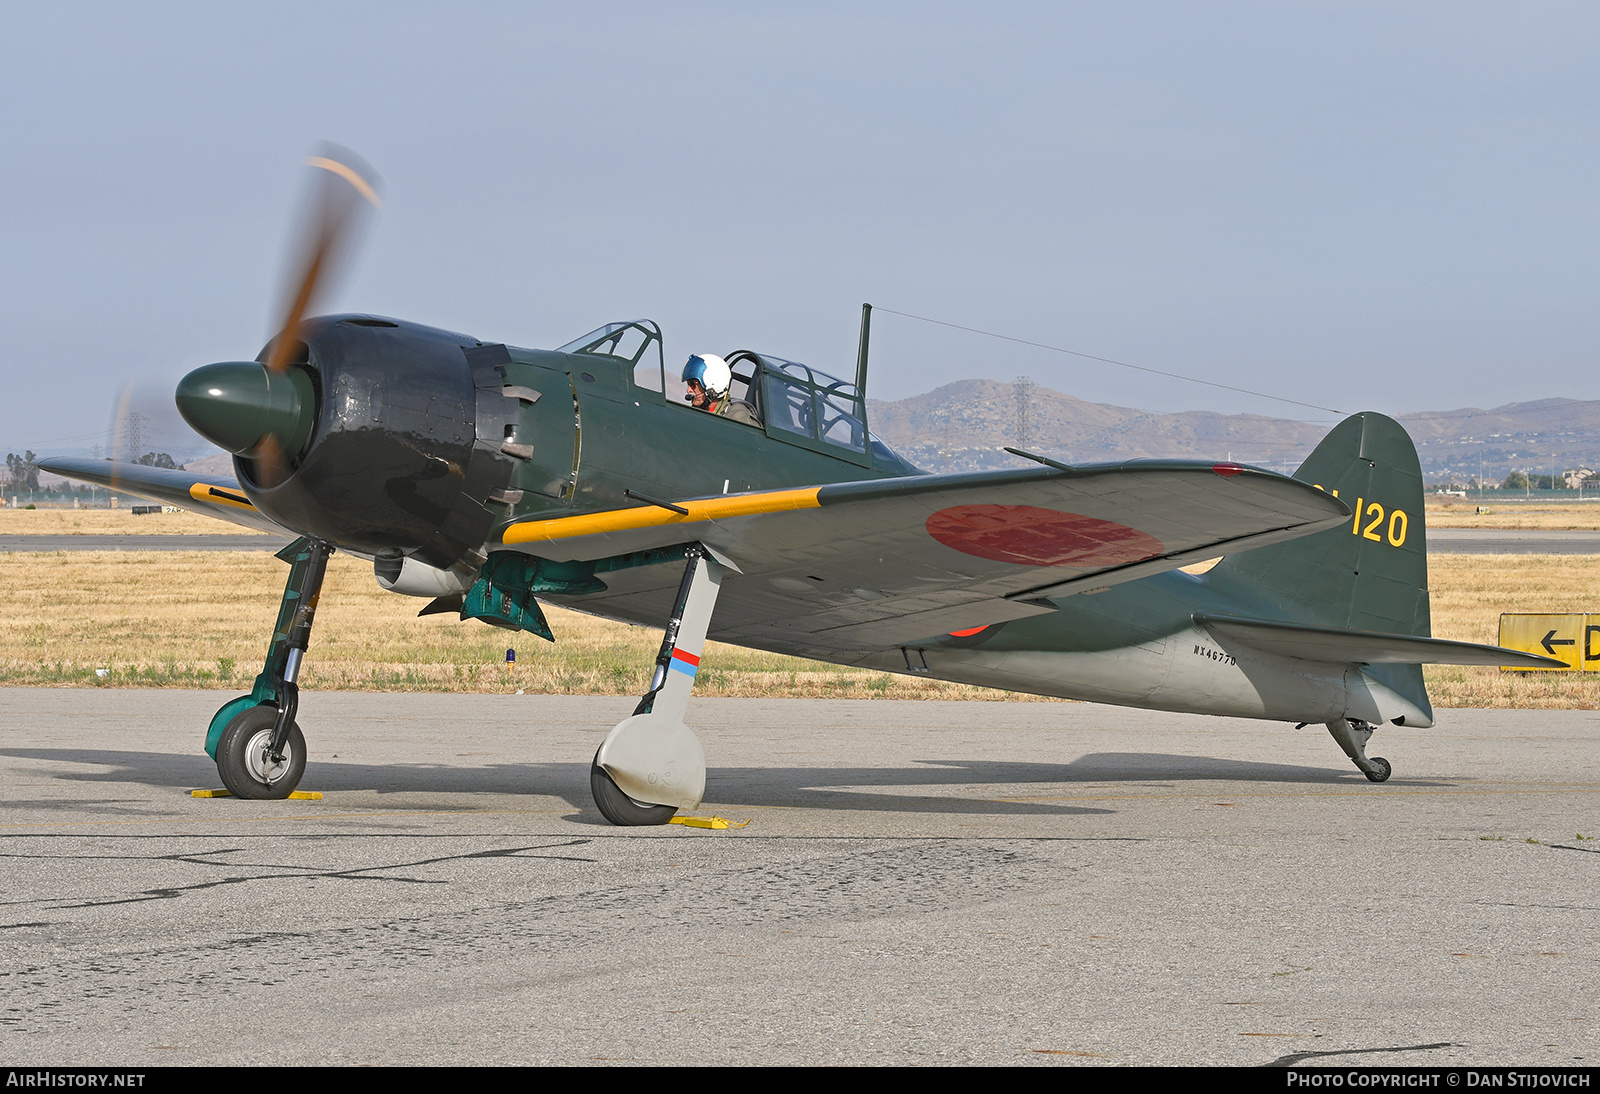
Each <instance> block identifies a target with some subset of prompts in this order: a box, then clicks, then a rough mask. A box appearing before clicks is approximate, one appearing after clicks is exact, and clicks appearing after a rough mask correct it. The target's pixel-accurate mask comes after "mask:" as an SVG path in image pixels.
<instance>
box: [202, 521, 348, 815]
mask: <svg viewBox="0 0 1600 1094" xmlns="http://www.w3.org/2000/svg"><path fill="white" fill-rule="evenodd" d="M331 554H333V548H332V547H331V546H330V545H328V544H326V543H324V542H322V541H321V540H317V539H311V538H309V537H301V538H300V539H297V540H295V541H294V542H293V543H291V544H289V546H287V547H285V548H284V549H283V550H281V551H279V552H278V557H279V558H281V559H283V561H285V562H287V563H288V564H289V580H288V581H287V582H285V583H284V587H283V601H282V603H281V604H280V605H279V607H278V622H277V625H276V626H275V627H274V628H273V630H272V643H271V645H269V646H268V647H267V660H266V664H265V665H263V666H262V669H261V673H260V675H258V676H257V677H256V679H255V686H254V687H253V688H251V691H250V694H249V695H241V696H240V697H239V698H237V699H234V700H233V701H232V702H229V703H227V704H225V705H224V706H223V707H222V709H221V710H219V711H217V713H216V715H215V716H213V717H212V719H211V727H210V729H209V730H208V731H207V733H206V751H207V752H208V753H210V755H211V757H212V759H214V760H216V761H217V773H218V774H219V775H221V776H222V783H223V785H224V786H226V787H227V788H228V790H229V791H230V792H231V793H232V794H233V796H234V797H236V798H256V799H270V798H287V797H288V796H289V795H290V794H291V793H293V792H294V788H295V787H296V786H297V785H299V782H300V777H301V776H302V775H304V774H305V770H306V742H305V738H304V737H303V736H302V735H301V733H300V727H299V726H298V725H296V724H295V720H294V719H295V713H296V712H297V710H298V709H299V706H300V688H299V685H298V683H297V681H298V680H299V677H300V662H301V660H302V659H303V658H304V657H305V652H306V647H307V645H309V644H310V642H311V624H312V621H313V619H314V618H315V617H316V612H317V598H318V597H319V596H321V594H322V579H323V576H324V575H325V574H326V573H327V570H328V556H329V555H331Z"/></svg>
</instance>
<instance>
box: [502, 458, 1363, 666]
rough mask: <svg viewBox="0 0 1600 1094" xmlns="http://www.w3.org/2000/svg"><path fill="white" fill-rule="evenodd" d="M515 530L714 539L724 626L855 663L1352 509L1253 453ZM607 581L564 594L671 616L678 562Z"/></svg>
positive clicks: (799, 495)
mask: <svg viewBox="0 0 1600 1094" xmlns="http://www.w3.org/2000/svg"><path fill="white" fill-rule="evenodd" d="M675 504H676V506H677V508H678V509H681V510H683V512H675V511H672V510H669V509H667V508H664V507H660V506H653V505H647V506H641V507H637V508H629V509H619V510H610V511H607V512H601V513H590V514H585V515H582V516H573V517H561V518H555V519H550V520H535V521H521V522H517V523H513V524H511V525H509V526H507V527H506V528H505V529H504V530H503V533H502V540H503V543H504V545H505V546H506V547H507V548H510V549H514V550H520V551H525V552H527V553H529V554H534V555H538V556H540V557H542V558H547V559H551V560H553V561H558V562H573V561H576V562H590V561H598V560H601V559H617V558H618V557H619V556H627V555H631V554H634V553H636V552H643V551H649V550H655V549H660V548H664V547H669V546H673V545H677V544H683V543H692V542H694V541H697V540H698V541H700V542H702V543H705V544H706V545H707V546H708V547H710V548H712V550H713V551H715V552H717V553H718V554H719V555H720V556H722V557H723V558H724V559H725V560H726V561H728V562H730V563H732V565H733V566H734V567H735V568H736V569H737V570H738V571H739V573H737V574H731V575H729V576H728V578H727V579H726V580H725V581H724V582H723V586H722V593H721V596H720V598H719V600H718V603H717V610H716V615H715V617H714V621H713V628H712V637H714V638H718V639H720V640H723V641H728V642H735V643H739V644H742V645H748V646H755V647H758V648H765V649H776V650H783V651H787V652H796V653H804V654H806V655H808V656H815V657H819V658H827V659H831V660H840V659H841V654H846V653H849V652H850V651H858V652H860V653H863V654H865V653H867V652H871V651H876V650H882V649H885V648H888V647H891V646H895V645H900V644H904V643H908V642H914V641H916V640H918V639H922V638H928V637H931V636H934V635H940V634H944V633H946V632H949V631H953V630H961V629H964V628H968V627H978V626H983V625H985V624H989V623H998V622H1003V621H1005V620H1009V619H1019V618H1022V617H1023V616H1028V615H1036V614H1041V613H1044V612H1049V611H1053V610H1054V607H1053V606H1052V605H1051V604H1050V603H1049V601H1048V599H1046V598H1050V597H1061V596H1068V595H1072V594H1074V593H1079V592H1087V591H1094V590H1097V589H1102V588H1106V587H1108V586H1110V585H1113V584H1117V583H1119V582H1123V581H1132V580H1135V579H1137V578H1141V577H1146V576H1148V575H1150V574H1154V573H1159V572H1161V571H1164V570H1170V569H1174V568H1176V567H1179V566H1183V565H1186V564H1188V563H1190V562H1196V561H1200V560H1202V559H1205V558H1211V557H1214V556H1216V555H1219V554H1226V553H1230V552H1236V551H1242V550H1247V549H1249V548H1252V547H1260V546H1265V545H1267V544H1271V543H1279V542H1282V541H1284V540H1288V539H1292V538H1295V537H1297V536H1302V535H1307V534H1310V533H1313V532H1317V531H1321V530H1322V529H1324V528H1328V527H1331V526H1333V525H1335V524H1337V523H1339V522H1341V521H1344V520H1347V519H1349V512H1350V511H1349V510H1348V509H1347V508H1346V507H1345V505H1344V504H1343V503H1342V502H1340V501H1339V500H1338V499H1337V498H1335V497H1333V496H1332V495H1330V494H1327V493H1324V492H1323V491H1321V490H1318V489H1317V488H1315V487H1313V486H1311V485H1309V484H1307V483H1303V482H1299V481H1298V480H1296V479H1291V478H1288V477H1286V476H1283V475H1278V474H1274V473H1272V472H1270V471H1261V470H1257V469H1254V468H1243V467H1240V466H1238V465H1236V464H1210V463H1199V462H1192V461H1154V460H1151V461H1135V462H1132V463H1125V464H1106V465H1099V466H1089V467H1079V468H1059V469H1058V468H1037V469H1035V468H1029V469H1026V470H1020V471H1001V472H981V473H977V474H964V475H921V476H915V477H909V478H895V479H878V480H872V481H868V482H850V483H835V484H831V485H827V486H813V487H806V488H803V489H798V490H778V491H764V492H757V493H749V494H737V495H728V496H722V497H713V498H698V499H689V500H685V501H680V502H677V503H675ZM601 569H603V570H604V574H603V577H604V582H605V584H606V585H607V588H606V589H605V591H603V592H597V593H591V594H588V595H582V596H576V595H574V596H552V597H551V599H552V600H555V601H557V602H559V603H563V604H567V605H569V606H571V607H576V608H579V609H581V610H584V611H590V612H595V613H596V614H600V615H608V616H612V617H614V618H619V619H627V620H631V621H635V622H646V623H655V624H660V623H661V622H662V621H664V620H665V618H666V615H667V613H668V611H669V609H670V607H671V600H672V592H673V591H674V590H675V589H676V587H677V581H678V574H677V568H676V567H667V566H642V567H639V568H637V569H623V568H620V567H616V566H614V565H613V564H607V565H606V566H604V567H602V568H601Z"/></svg>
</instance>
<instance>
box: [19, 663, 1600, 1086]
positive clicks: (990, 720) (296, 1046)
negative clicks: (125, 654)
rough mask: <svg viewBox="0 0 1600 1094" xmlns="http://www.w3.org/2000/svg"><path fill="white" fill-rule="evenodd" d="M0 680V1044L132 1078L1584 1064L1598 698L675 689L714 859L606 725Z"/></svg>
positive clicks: (598, 714)
mask: <svg viewBox="0 0 1600 1094" xmlns="http://www.w3.org/2000/svg"><path fill="white" fill-rule="evenodd" d="M227 697H228V696H227V695H226V694H224V693H220V692H182V691H156V690H150V691H115V690H109V689H106V690H96V689H7V690H3V691H0V786H3V787H4V793H3V795H0V798H3V800H0V856H3V857H0V877H3V879H4V882H5V884H4V890H3V900H4V906H3V908H0V954H3V960H0V1055H3V1056H4V1057H5V1058H6V1060H7V1061H8V1063H12V1064H17V1065H27V1066H43V1065H49V1064H62V1065H64V1064H83V1065H107V1066H110V1065H116V1066H123V1067H136V1066H141V1065H153V1064H201V1063H204V1064H239V1065H263V1064H298V1063H328V1064H358V1063H374V1064H410V1063H472V1064H511V1063H556V1064H585V1063H595V1064H605V1063H644V1064H713V1063H727V1064H797V1063H798V1064H829V1063H841V1064H950V1063H973V1064H1036V1065H1045V1066H1048V1065H1060V1064H1205V1063H1225V1064H1256V1065H1270V1064H1279V1065H1284V1064H1289V1065H1295V1064H1298V1065H1302V1066H1339V1067H1348V1066H1366V1065H1401V1064H1408V1065H1425V1066H1426V1065H1467V1064H1484V1065H1487V1064H1500V1065H1511V1064H1516V1065H1530V1064H1546V1065H1558V1066H1593V1064H1594V1063H1595V1062H1596V1060H1597V1059H1600V988H1597V987H1596V985H1597V984H1600V951H1597V947H1596V945H1595V924H1596V923H1597V922H1600V839H1593V837H1595V836H1597V835H1600V714H1596V713H1592V712H1584V711H1532V710H1522V711H1448V710H1447V711H1441V712H1439V715H1440V716H1439V726H1438V728H1435V729H1430V730H1418V729H1403V728H1397V727H1387V728H1385V729H1383V730H1382V731H1380V733H1379V734H1378V735H1377V736H1376V737H1375V738H1374V748H1373V750H1372V751H1373V753H1374V754H1378V755H1384V756H1387V757H1388V758H1389V759H1390V760H1391V761H1392V762H1393V764H1394V769H1395V774H1394V777H1393V778H1392V779H1391V780H1390V782H1388V783H1387V784H1384V785H1381V786H1377V785H1373V784H1370V783H1368V782H1367V781H1366V780H1365V779H1364V778H1362V776H1361V775H1360V774H1359V773H1358V772H1356V770H1355V769H1354V768H1353V767H1352V766H1351V765H1350V764H1349V762H1348V761H1347V760H1346V759H1345V758H1344V756H1343V754H1342V753H1340V752H1339V750H1338V749H1337V747H1336V746H1335V745H1334V744H1333V742H1332V740H1331V739H1330V738H1329V737H1328V735H1327V733H1326V732H1325V731H1324V730H1323V729H1322V728H1321V727H1317V726H1312V727H1308V728H1306V729H1304V730H1300V731H1296V730H1294V729H1293V728H1292V727H1290V726H1287V725H1283V724H1277V723H1257V722H1249V721H1242V720H1229V719H1216V718H1203V717H1197V716H1175V715H1166V714H1150V713H1143V712H1137V711H1128V710H1121V709H1115V708H1108V707H1099V706H1093V705H1089V704H1079V703H1024V702H970V703H918V702H891V701H830V700H730V699H721V700H718V699H705V700H696V701H694V702H692V703H691V706H690V719H689V720H690V722H691V724H694V725H695V726H697V727H698V728H699V729H700V732H701V736H702V739H703V741H704V742H705V748H706V754H707V756H708V758H709V761H710V765H711V772H710V780H709V789H708V794H707V802H706V805H705V807H704V808H703V809H702V810H700V811H698V812H699V814H700V815H704V816H710V815H711V814H713V813H715V814H719V815H721V816H723V817H727V818H731V819H733V820H735V821H738V822H742V821H748V822H749V823H748V825H747V826H746V827H743V828H738V829H731V830H727V831H709V830H704V829H693V828H685V827H681V826H678V825H671V826H667V827H663V828H653V829H626V830H625V829H617V828H612V827H610V826H608V825H606V824H605V823H604V822H603V821H602V820H601V818H600V816H599V815H598V813H596V812H595V810H594V808H593V805H592V803H591V801H590V799H589V792H588V776H589V760H590V757H591V756H592V755H593V753H594V750H595V748H596V746H597V745H598V743H599V741H600V739H601V737H602V736H603V735H604V733H605V732H606V731H607V730H608V729H609V728H610V726H611V725H613V724H614V723H616V722H617V721H619V720H620V719H621V718H623V717H624V716H625V715H627V714H628V713H629V712H630V709H631V707H632V704H633V702H634V700H633V699H631V698H626V697H599V698H596V697H548V696H543V697H535V696H516V695H377V694H323V693H315V692H311V693H307V694H306V695H305V696H304V698H303V701H302V706H301V715H300V723H301V725H302V726H303V727H304V728H305V730H306V732H307V736H308V738H309V747H310V753H311V761H310V766H309V768H308V770H307V774H306V778H305V781H304V782H303V783H302V788H303V789H309V790H320V791H322V792H323V793H324V794H325V797H324V798H323V799H322V800H321V801H306V802H298V801H297V802H246V801H238V800H234V799H229V798H222V799H196V798H193V797H191V796H190V795H189V791H190V790H191V789H195V788H206V787H215V786H218V785H220V783H219V782H218V780H217V777H216V774H215V769H214V768H213V766H212V764H211V762H210V761H209V760H208V759H207V758H206V757H205V755H204V754H203V753H202V752H201V751H200V739H201V736H202V734H203V731H204V727H205V724H206V722H207V720H208V719H209V716H210V714H211V712H212V711H213V710H215V709H216V707H217V706H219V705H220V704H221V702H222V701H223V700H224V699H226V698H227Z"/></svg>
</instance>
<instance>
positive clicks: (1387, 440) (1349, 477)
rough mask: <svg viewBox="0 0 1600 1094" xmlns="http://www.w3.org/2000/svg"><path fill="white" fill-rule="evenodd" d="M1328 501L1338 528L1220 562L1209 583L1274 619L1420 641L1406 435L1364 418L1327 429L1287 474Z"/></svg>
mask: <svg viewBox="0 0 1600 1094" xmlns="http://www.w3.org/2000/svg"><path fill="white" fill-rule="evenodd" d="M1294 477H1295V478H1297V479H1299V480H1301V481H1302V482H1309V483H1311V484H1313V485H1315V486H1318V487H1320V488H1321V489H1324V490H1327V491H1328V492H1330V493H1332V494H1334V495H1335V496H1337V497H1338V498H1339V499H1340V500H1341V501H1343V502H1344V503H1345V504H1346V505H1348V506H1350V508H1351V509H1352V510H1354V513H1353V515H1352V518H1351V520H1350V521H1349V522H1347V523H1346V524H1343V525H1341V526H1340V527H1338V528H1330V529H1329V530H1327V531H1325V532H1319V533H1317V534H1316V535H1311V536H1305V537H1303V538H1301V539H1297V540H1292V541H1290V542H1288V543H1282V544H1278V545H1277V546H1274V547H1262V548H1259V549H1257V550H1254V551H1246V552H1244V553H1243V554H1238V555H1230V556H1229V557H1227V558H1225V559H1223V560H1222V562H1220V563H1218V564H1217V566H1216V567H1215V568H1214V569H1213V570H1212V571H1211V574H1212V575H1214V577H1215V579H1216V580H1219V581H1223V582H1227V581H1237V582H1239V583H1240V584H1242V585H1248V586H1249V587H1250V589H1251V590H1252V594H1251V598H1252V599H1257V600H1259V599H1262V598H1266V599H1267V600H1268V601H1269V602H1271V603H1272V606H1273V607H1275V608H1276V609H1277V610H1278V612H1279V613H1281V617H1282V618H1284V619H1288V620H1294V621H1299V622H1306V623H1315V624H1320V625H1324V626H1335V627H1346V628H1351V629H1354V630H1367V631H1383V632H1386V633H1389V634H1408V635H1418V636H1422V637H1427V636H1430V635H1431V634H1432V633H1433V627H1432V621H1431V618H1430V616H1429V611H1428V543H1427V529H1426V527H1425V525H1424V520H1423V509H1422V467H1421V464H1420V463H1419V462H1418V460H1417V449H1416V446H1415V445H1414V444H1413V443H1412V441H1411V437H1410V435H1409V434H1407V433H1406V431H1405V429H1404V428H1402V427H1401V425H1400V423H1398V422H1396V421H1395V420H1394V419H1393V418H1389V417H1386V416H1384V415H1382V414H1378V413H1375V412H1373V411H1365V412H1363V413H1360V414H1355V415H1352V416H1351V417H1349V418H1346V419H1345V420H1344V421H1342V422H1340V423H1339V424H1338V425H1337V426H1335V427H1334V428H1333V431H1332V432H1330V433H1329V434H1328V435H1327V436H1326V437H1324V438H1323V440H1322V443H1321V444H1319V445H1317V447H1316V449H1315V450H1313V451H1312V453H1311V455H1310V456H1308V457H1307V458H1306V461H1305V463H1303V464H1301V465H1300V469H1299V470H1298V471H1296V472H1295V473H1294Z"/></svg>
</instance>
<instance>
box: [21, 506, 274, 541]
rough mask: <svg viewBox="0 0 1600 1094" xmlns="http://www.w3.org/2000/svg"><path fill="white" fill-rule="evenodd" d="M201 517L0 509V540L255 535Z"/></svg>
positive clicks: (211, 518)
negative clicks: (67, 537) (46, 537)
mask: <svg viewBox="0 0 1600 1094" xmlns="http://www.w3.org/2000/svg"><path fill="white" fill-rule="evenodd" d="M255 534H257V533H256V530H255V529H254V528H242V527H240V526H239V525H237V524H228V523H226V522H225V521H220V520H217V519H216V518H215V517H208V516H205V515H203V514H201V513H188V512H179V513H142V514H140V515H138V516H135V515H134V514H133V513H132V512H130V511H129V510H127V509H12V508H10V507H9V506H8V507H5V508H0V536H155V535H161V536H219V535H220V536H226V535H244V536H248V535H255Z"/></svg>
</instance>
